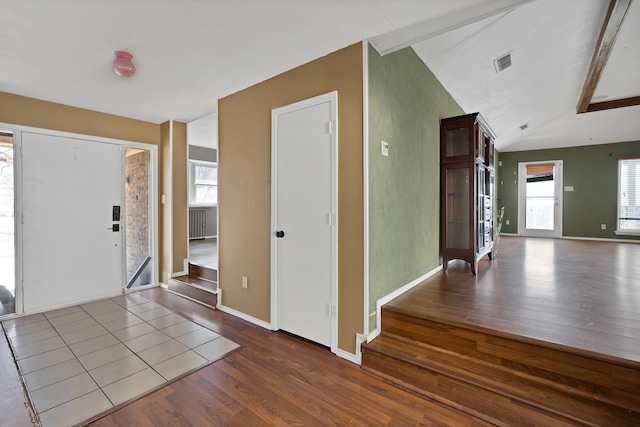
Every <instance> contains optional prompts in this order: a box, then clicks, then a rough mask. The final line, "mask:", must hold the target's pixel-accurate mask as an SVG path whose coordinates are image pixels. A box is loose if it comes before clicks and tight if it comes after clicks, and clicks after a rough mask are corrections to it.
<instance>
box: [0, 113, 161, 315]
mask: <svg viewBox="0 0 640 427" xmlns="http://www.w3.org/2000/svg"><path fill="white" fill-rule="evenodd" d="M5 126H6V127H5ZM3 127H4V128H5V129H10V130H9V131H6V132H3V134H4V135H5V137H4V138H3V141H2V150H1V154H2V159H3V160H2V163H3V165H2V167H3V168H2V169H3V172H7V169H12V168H13V163H14V160H15V166H16V169H15V173H14V172H13V170H11V174H10V176H9V173H8V172H7V173H6V175H7V180H4V179H3V183H4V184H6V185H4V184H3V185H2V195H3V197H2V203H1V205H2V212H5V211H7V212H9V213H10V214H11V215H2V216H3V218H4V217H7V218H5V219H6V221H4V222H3V235H4V234H8V231H11V233H10V234H11V236H10V239H2V240H3V242H4V243H6V244H3V245H2V260H3V262H5V264H7V265H6V266H4V267H3V268H2V278H0V280H2V282H3V283H2V285H3V286H5V287H6V288H8V287H7V285H13V283H15V290H14V291H13V295H15V298H14V301H13V303H14V308H15V309H13V310H10V311H9V310H3V312H2V313H0V315H6V314H11V313H15V314H18V315H20V314H31V313H37V312H41V311H43V310H49V309H55V308H59V307H64V306H68V305H71V304H77V303H82V302H86V301H92V300H95V299H99V298H103V297H111V296H114V295H119V294H122V293H123V292H124V291H125V290H126V286H127V283H129V284H130V285H131V286H136V287H138V288H139V287H140V286H144V285H149V286H154V285H155V284H156V283H157V267H156V264H157V263H156V262H155V260H156V259H157V248H156V246H157V245H154V244H153V242H154V239H155V235H156V233H155V230H156V223H157V220H156V214H155V209H154V208H153V206H154V201H155V200H157V199H156V198H155V194H156V193H157V184H156V180H155V179H154V169H155V165H156V164H157V153H156V148H155V147H153V146H150V145H147V144H138V143H133V142H127V141H119V140H111V139H106V138H98V137H88V136H83V135H76V134H68V133H63V132H56V131H49V130H43V129H35V128H21V127H19V126H15V127H14V126H11V125H3ZM9 135H10V136H11V144H12V145H15V158H14V157H13V154H14V151H13V148H14V147H13V146H11V147H10V146H9V144H8V142H7V139H8V138H9ZM9 163H10V164H9ZM9 166H10V168H9ZM3 176H4V175H3ZM9 178H11V179H9ZM13 178H15V181H14V180H13ZM9 180H10V181H11V182H9ZM4 181H7V182H4ZM10 190H11V191H10ZM10 192H13V194H15V203H14V202H13V194H9V193H10ZM9 195H11V196H12V197H9ZM9 199H12V200H9ZM14 206H15V215H14ZM14 216H15V218H14ZM9 226H12V227H9ZM13 227H15V232H14V231H13V230H14V228H13ZM9 228H11V230H9ZM7 230H8V231H7ZM4 231H7V233H4ZM7 242H8V243H7ZM5 246H6V247H5ZM5 252H6V253H5ZM7 254H8V255H7ZM5 255H7V256H5ZM9 255H11V256H9ZM5 267H6V268H5ZM12 273H15V279H14V280H10V279H11V277H9V276H10V275H12ZM5 282H6V284H5ZM9 282H12V283H9ZM9 293H11V292H9Z"/></svg>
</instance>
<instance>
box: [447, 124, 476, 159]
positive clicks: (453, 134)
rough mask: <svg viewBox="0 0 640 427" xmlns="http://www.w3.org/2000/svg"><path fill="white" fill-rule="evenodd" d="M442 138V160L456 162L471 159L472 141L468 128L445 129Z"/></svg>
mask: <svg viewBox="0 0 640 427" xmlns="http://www.w3.org/2000/svg"><path fill="white" fill-rule="evenodd" d="M443 137H444V141H443V154H444V159H443V160H445V161H448V160H458V159H467V158H470V157H471V155H472V149H471V147H472V145H471V144H472V140H473V139H472V137H471V131H470V129H469V127H468V126H454V127H451V128H445V129H444V135H443Z"/></svg>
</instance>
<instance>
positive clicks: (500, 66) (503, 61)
mask: <svg viewBox="0 0 640 427" xmlns="http://www.w3.org/2000/svg"><path fill="white" fill-rule="evenodd" d="M493 63H494V65H495V66H496V73H499V72H500V71H503V70H506V69H507V68H509V67H511V52H509V53H507V54H506V55H502V56H501V57H500V58H498V59H496V60H495V61H493Z"/></svg>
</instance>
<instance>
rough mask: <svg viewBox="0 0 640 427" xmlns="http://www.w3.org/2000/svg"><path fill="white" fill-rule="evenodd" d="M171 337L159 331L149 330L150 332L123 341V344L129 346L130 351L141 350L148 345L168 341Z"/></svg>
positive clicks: (151, 345)
mask: <svg viewBox="0 0 640 427" xmlns="http://www.w3.org/2000/svg"><path fill="white" fill-rule="evenodd" d="M170 339H171V337H169V336H167V335H165V334H163V333H162V332H160V331H155V332H151V333H150V334H146V335H142V336H140V337H136V338H134V339H132V340H129V341H125V342H124V345H126V346H127V347H129V348H130V349H131V350H132V351H135V352H138V351H142V350H146V349H147V348H149V347H153V346H156V345H158V344H161V343H163V342H165V341H169V340H170Z"/></svg>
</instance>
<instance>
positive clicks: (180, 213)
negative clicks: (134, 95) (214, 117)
mask: <svg viewBox="0 0 640 427" xmlns="http://www.w3.org/2000/svg"><path fill="white" fill-rule="evenodd" d="M171 170H172V174H173V179H172V181H173V183H172V185H173V196H172V199H173V200H172V205H173V247H172V250H173V272H174V273H176V272H180V271H184V270H185V268H184V260H185V259H187V258H188V257H189V249H188V246H189V236H188V224H187V221H188V220H187V213H188V210H189V207H188V200H187V194H188V193H187V124H186V123H181V122H175V121H174V122H173V162H172V165H171Z"/></svg>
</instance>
